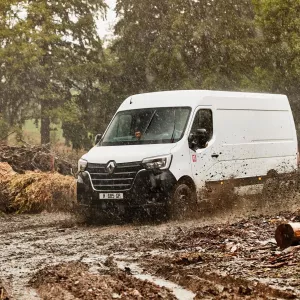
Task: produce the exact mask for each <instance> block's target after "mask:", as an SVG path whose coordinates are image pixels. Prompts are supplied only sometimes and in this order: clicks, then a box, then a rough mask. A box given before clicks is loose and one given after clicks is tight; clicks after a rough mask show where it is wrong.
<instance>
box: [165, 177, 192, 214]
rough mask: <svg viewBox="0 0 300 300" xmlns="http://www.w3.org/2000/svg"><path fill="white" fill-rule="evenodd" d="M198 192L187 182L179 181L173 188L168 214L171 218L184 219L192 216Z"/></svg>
mask: <svg viewBox="0 0 300 300" xmlns="http://www.w3.org/2000/svg"><path fill="white" fill-rule="evenodd" d="M196 197H197V196H196V192H195V189H194V188H193V187H191V185H189V184H188V183H187V182H179V183H178V184H177V185H176V186H175V187H174V189H173V192H172V194H171V197H170V200H169V203H168V215H169V218H170V219H171V220H183V219H186V218H189V217H191V216H192V213H193V211H194V209H195V206H196V202H197V199H196Z"/></svg>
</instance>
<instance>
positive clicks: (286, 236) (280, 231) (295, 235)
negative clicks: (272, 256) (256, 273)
mask: <svg viewBox="0 0 300 300" xmlns="http://www.w3.org/2000/svg"><path fill="white" fill-rule="evenodd" d="M275 240H276V242H277V245H278V247H280V248H281V249H286V248H288V247H290V246H293V245H297V244H299V242H300V223H288V224H281V225H279V226H278V227H277V229H276V231H275Z"/></svg>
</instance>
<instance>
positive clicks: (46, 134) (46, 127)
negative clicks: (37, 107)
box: [41, 101, 50, 145]
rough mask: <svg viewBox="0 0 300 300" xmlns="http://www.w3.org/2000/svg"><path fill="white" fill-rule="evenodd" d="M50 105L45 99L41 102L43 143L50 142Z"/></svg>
mask: <svg viewBox="0 0 300 300" xmlns="http://www.w3.org/2000/svg"><path fill="white" fill-rule="evenodd" d="M48 109H49V106H48V105H47V103H45V101H43V102H42V103H41V144H42V145H45V144H50V117H49V115H48Z"/></svg>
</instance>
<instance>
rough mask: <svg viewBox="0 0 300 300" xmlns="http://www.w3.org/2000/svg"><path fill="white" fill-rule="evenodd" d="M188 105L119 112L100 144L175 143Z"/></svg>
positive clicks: (182, 125) (183, 127)
mask: <svg viewBox="0 0 300 300" xmlns="http://www.w3.org/2000/svg"><path fill="white" fill-rule="evenodd" d="M190 112H191V108H189V107H167V108H147V109H137V110H127V111H121V112H119V113H118V114H117V115H116V116H115V118H114V120H113V121H112V123H111V125H110V126H109V128H108V130H107V132H106V134H105V135H104V137H103V139H102V141H101V143H100V146H117V145H136V144H165V143H176V142H178V141H179V140H180V139H181V138H182V137H183V135H184V132H185V128H186V126H187V122H188V119H189V116H190Z"/></svg>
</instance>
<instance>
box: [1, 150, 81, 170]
mask: <svg viewBox="0 0 300 300" xmlns="http://www.w3.org/2000/svg"><path fill="white" fill-rule="evenodd" d="M1 162H3V163H8V164H9V165H10V166H11V167H12V168H13V170H14V171H15V172H17V173H20V174H24V173H25V172H26V171H36V170H37V171H42V172H49V171H50V172H53V171H56V172H58V173H60V174H62V175H73V174H74V172H76V169H75V168H76V166H73V165H72V164H71V163H69V162H67V161H65V160H64V159H62V158H60V157H58V156H57V155H56V154H55V153H53V152H52V151H51V150H49V149H48V148H47V147H46V146H29V145H26V146H20V147H19V146H18V147H17V146H14V147H12V146H7V145H4V144H0V163H1Z"/></svg>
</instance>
